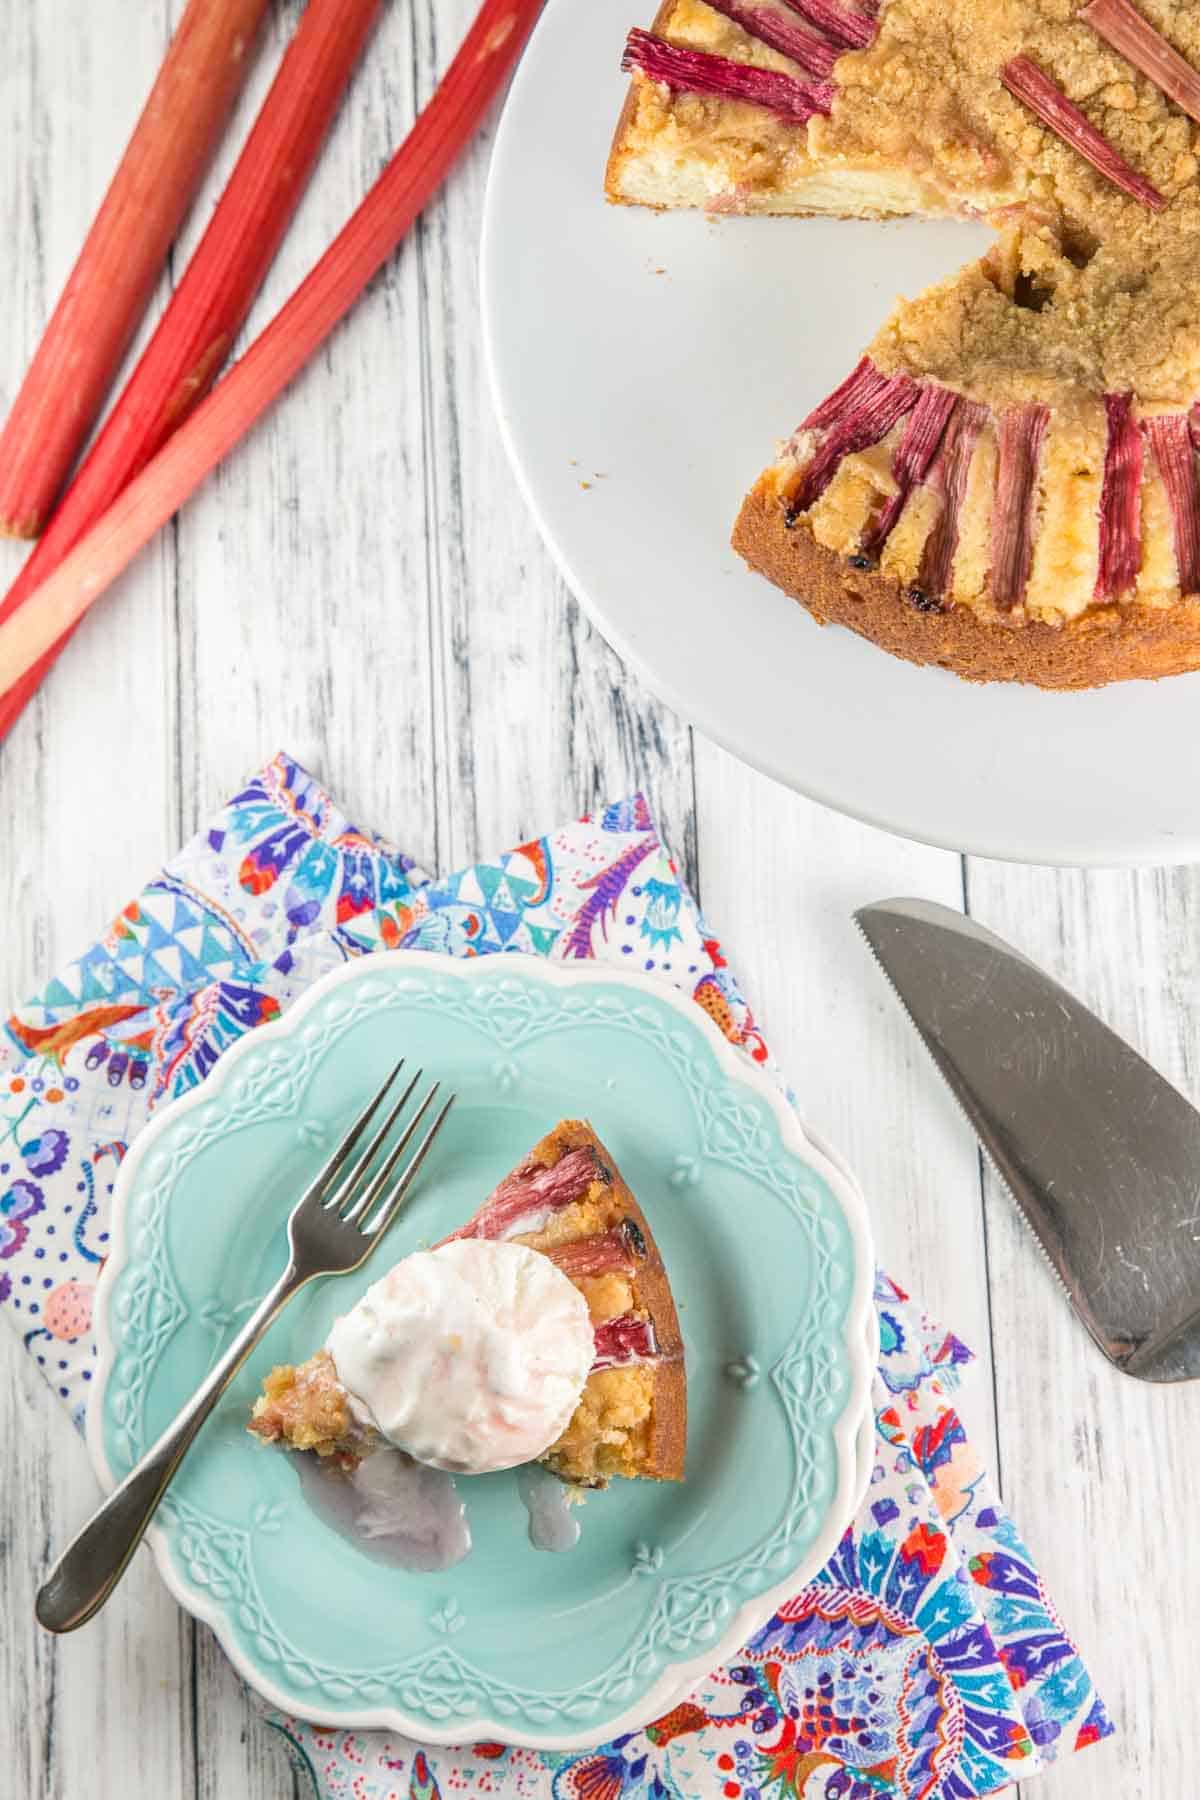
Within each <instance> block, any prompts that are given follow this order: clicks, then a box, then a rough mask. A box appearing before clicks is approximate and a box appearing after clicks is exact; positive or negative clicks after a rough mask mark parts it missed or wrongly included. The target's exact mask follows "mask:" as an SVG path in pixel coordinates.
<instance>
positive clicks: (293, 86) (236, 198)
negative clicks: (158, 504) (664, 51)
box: [0, 0, 380, 738]
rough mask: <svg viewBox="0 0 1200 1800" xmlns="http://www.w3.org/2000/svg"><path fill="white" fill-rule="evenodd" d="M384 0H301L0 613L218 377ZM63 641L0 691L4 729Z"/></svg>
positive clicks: (40, 575) (0, 733)
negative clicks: (216, 185)
mask: <svg viewBox="0 0 1200 1800" xmlns="http://www.w3.org/2000/svg"><path fill="white" fill-rule="evenodd" d="M379 3H380V0H308V5H307V6H306V8H305V10H304V12H303V14H302V15H301V19H300V24H299V26H298V27H297V30H296V35H295V37H294V38H293V39H292V42H291V44H290V45H289V46H288V50H287V54H286V55H285V56H284V59H283V61H282V63H281V64H280V66H279V73H278V74H277V75H276V77H275V81H274V83H273V84H272V87H271V90H270V93H269V94H268V95H267V98H266V100H265V101H264V103H263V107H262V111H261V112H260V113H259V116H258V119H257V120H256V122H255V125H254V129H253V130H252V132H251V133H250V136H249V138H248V139H247V141H246V147H245V149H244V150H243V151H242V154H241V156H240V157H239V158H238V162H237V166H236V167H235V169H234V171H233V174H232V175H231V176H230V178H229V183H228V185H227V186H226V189H225V192H224V193H223V195H222V196H221V199H220V202H219V203H218V206H217V209H216V211H215V212H214V213H213V216H212V220H211V222H210V224H209V226H208V229H207V231H206V232H205V233H204V236H203V238H202V239H201V241H200V243H199V245H198V246H197V249H196V253H195V255H194V256H193V257H192V259H191V261H190V262H189V264H188V266H187V269H186V271H185V273H184V276H183V279H182V281H181V282H180V284H179V287H178V288H177V289H176V291H175V294H174V295H173V296H172V299H171V302H170V304H169V306H168V307H167V310H166V311H165V313H164V314H163V316H162V318H161V320H160V321H159V324H158V327H157V329H156V330H155V333H154V336H153V337H152V338H151V340H150V342H149V344H148V345H147V347H146V350H145V352H144V354H143V355H142V358H141V360H140V361H139V363H138V366H137V368H136V369H135V370H134V372H133V374H132V375H131V376H130V378H129V380H128V382H127V383H126V384H125V388H124V390H123V392H122V394H121V397H120V399H119V400H118V401H117V402H116V404H115V406H114V407H113V410H112V412H111V414H110V415H109V418H108V420H107V422H106V424H105V425H104V428H103V430H102V431H101V434H100V436H99V438H98V439H97V441H96V443H95V445H94V446H93V448H92V449H91V450H90V451H89V453H88V455H87V457H86V459H85V461H84V463H83V465H82V467H81V468H80V470H79V473H78V474H77V475H76V477H75V479H74V481H73V482H72V483H71V485H70V487H69V488H68V489H67V491H66V493H65V494H64V495H63V498H62V500H61V501H60V502H59V505H58V507H57V508H56V510H55V512H54V515H53V517H52V518H51V520H50V523H49V525H48V526H47V528H46V531H45V533H44V534H43V536H42V538H41V541H40V542H39V543H38V545H37V548H36V549H35V550H34V551H33V554H32V555H31V556H30V558H29V560H28V561H27V562H26V564H25V567H24V568H23V569H22V570H21V573H20V574H19V575H18V577H17V579H16V581H15V582H14V583H13V585H12V587H11V588H10V589H9V591H8V593H7V594H6V595H5V597H4V599H3V601H0V620H4V619H6V618H8V616H9V615H10V613H12V612H13V611H14V610H15V608H16V607H17V606H19V605H20V603H21V602H22V600H24V599H25V598H26V596H27V595H29V594H31V593H32V592H33V591H34V589H35V588H36V587H37V586H38V585H39V583H41V582H43V581H44V580H45V579H46V577H47V576H48V575H49V573H50V571H51V570H52V569H54V568H57V566H58V564H59V563H60V562H61V561H62V559H63V557H64V556H65V555H66V553H67V551H68V550H69V549H70V548H71V546H72V545H73V544H76V543H78V541H79V539H80V538H81V537H82V536H83V534H84V532H85V531H87V530H88V529H89V527H90V526H92V525H94V524H95V522H96V520H97V519H98V518H99V517H100V516H101V514H102V513H103V512H104V511H105V509H106V508H107V507H109V506H111V504H112V502H113V501H114V500H115V499H116V498H117V495H118V494H119V493H120V492H121V490H122V488H124V487H125V486H126V485H127V484H128V483H129V482H130V481H132V479H133V477H134V476H135V475H136V474H137V473H138V472H139V470H141V469H144V468H145V466H146V464H147V463H148V462H149V461H150V458H151V457H152V456H153V455H154V453H155V451H156V450H158V449H160V448H161V446H162V445H163V444H164V443H165V441H166V439H167V438H168V437H169V436H170V435H171V433H172V432H173V431H174V430H176V429H177V427H178V426H179V425H180V424H181V423H182V422H183V420H184V419H185V418H186V417H187V415H188V413H189V412H191V411H192V409H193V408H194V407H195V406H197V405H199V403H200V401H201V400H202V399H203V398H204V396H205V394H206V393H207V392H208V390H209V388H210V387H211V386H212V384H213V382H214V381H215V380H216V378H217V376H218V374H219V373H220V370H221V365H222V364H223V363H224V362H225V360H226V358H227V356H228V355H229V351H230V349H231V347H232V345H233V342H234V339H235V338H236V336H237V334H238V332H239V331H240V330H241V328H242V325H243V323H244V321H245V318H246V315H247V313H248V312H249V310H250V306H251V304H252V302H253V300H254V296H255V295H256V294H257V292H258V290H259V288H260V287H261V285H262V282H263V278H264V276H265V275H266V273H267V270H268V268H269V267H270V265H271V263H272V261H273V260H274V257H275V252H276V250H277V249H278V247H279V244H280V241H281V240H282V238H283V235H284V232H285V231H286V230H287V227H288V224H289V223H290V221H291V218H292V215H293V213H294V212H295V210H296V206H297V204H298V202H299V200H300V196H301V194H302V193H303V191H304V188H305V186H306V184H307V182H308V178H309V176H310V174H311V173H312V169H313V165H314V164H315V162H316V159H317V154H318V152H319V150H320V148H321V145H322V143H323V142H324V139H325V133H326V131H327V129H328V126H329V122H330V120H331V119H332V117H333V114H334V110H335V108H336V107H337V104H338V101H339V99H340V98H341V95H342V93H343V92H344V90H345V87H346V83H347V82H348V81H349V79H350V74H351V71H352V70H353V68H354V65H355V63H356V62H357V61H358V57H359V54H360V52H361V50H362V47H363V44H364V42H365V40H366V36H367V33H368V31H369V30H370V27H371V24H372V22H373V21H374V18H375V15H376V14H377V12H378V10H379ZM65 642H66V639H65V638H64V639H63V640H62V643H60V644H59V645H57V646H56V647H55V649H54V650H52V651H51V652H50V655H49V656H48V657H45V658H43V660H42V661H41V663H39V664H38V666H37V668H35V669H31V670H30V672H29V674H28V675H27V676H26V677H25V679H24V681H23V682H20V683H19V684H18V686H17V687H16V688H15V689H14V690H13V692H12V693H11V694H9V695H7V696H6V697H5V699H4V700H3V701H2V702H0V738H3V737H4V735H5V734H6V732H7V730H8V728H9V726H10V725H11V723H12V721H13V720H14V719H15V718H16V717H17V715H18V714H19V713H20V712H21V710H22V708H23V706H24V704H25V701H26V700H27V699H28V697H29V695H30V694H31V693H32V692H33V690H34V689H35V688H36V687H37V685H38V683H39V682H40V681H41V679H42V677H43V676H44V675H45V673H46V671H47V670H48V669H49V667H50V666H51V663H52V662H53V660H54V658H55V656H57V654H58V652H59V650H60V649H61V648H62V644H63V643H65Z"/></svg>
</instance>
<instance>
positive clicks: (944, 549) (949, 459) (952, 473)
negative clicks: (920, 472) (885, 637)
mask: <svg viewBox="0 0 1200 1800" xmlns="http://www.w3.org/2000/svg"><path fill="white" fill-rule="evenodd" d="M987 420H988V412H987V408H986V407H984V406H979V405H978V404H977V403H976V402H975V401H974V400H967V399H960V400H959V401H958V404H957V405H956V406H955V408H954V411H953V413H952V414H951V417H950V421H949V423H948V425H947V426H946V429H945V431H944V432H943V433H942V441H941V443H940V444H939V445H938V448H937V451H936V454H935V455H934V458H933V462H932V463H931V465H930V467H929V470H928V472H927V475H926V481H927V483H928V485H929V486H930V487H931V488H932V489H933V491H934V492H935V493H936V494H937V495H938V496H939V497H940V499H941V502H942V504H941V510H940V511H939V513H938V516H937V522H936V523H935V525H934V527H933V530H932V531H931V532H930V533H929V536H928V537H927V538H926V540H925V545H924V548H923V549H922V551H921V563H920V567H919V568H918V570H917V579H916V581H915V582H914V583H913V585H912V587H910V588H909V590H908V597H909V599H910V600H911V601H912V604H913V605H914V606H915V607H916V608H917V611H918V612H940V611H941V610H942V601H943V600H944V598H945V596H946V594H947V593H948V591H949V588H950V573H951V570H952V569H953V567H954V553H955V551H956V550H957V549H958V520H959V515H960V513H961V512H962V504H963V500H964V499H965V497H966V492H967V480H968V477H969V476H970V473H971V458H972V457H973V456H974V454H975V445H976V443H977V442H978V439H979V434H980V432H981V431H982V430H983V428H984V426H985V425H986V423H987Z"/></svg>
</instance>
